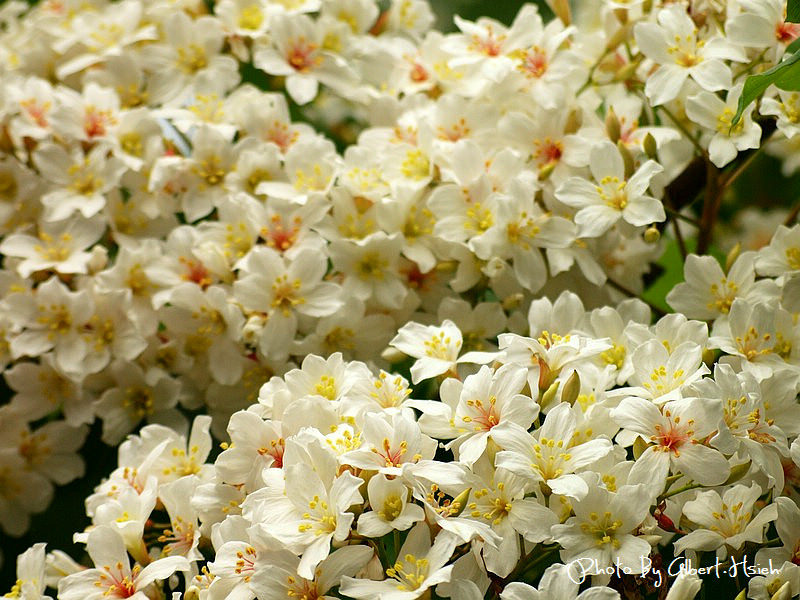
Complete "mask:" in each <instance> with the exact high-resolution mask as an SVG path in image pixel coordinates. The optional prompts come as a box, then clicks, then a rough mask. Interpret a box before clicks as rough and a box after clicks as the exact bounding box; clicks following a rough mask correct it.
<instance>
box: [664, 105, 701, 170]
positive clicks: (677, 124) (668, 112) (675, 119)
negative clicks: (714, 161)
mask: <svg viewBox="0 0 800 600" xmlns="http://www.w3.org/2000/svg"><path fill="white" fill-rule="evenodd" d="M658 109H659V110H660V111H662V112H663V113H664V114H665V115H667V116H668V117H669V120H670V121H672V123H673V124H674V125H675V127H676V128H677V129H678V130H679V131H680V132H681V133H682V134H683V135H684V136H685V137H686V139H687V140H689V141H690V142H691V143H692V145H693V146H694V147H695V149H696V150H697V151H698V152H699V153H700V156H703V157H706V158H707V157H708V152H706V150H705V148H703V147H702V146H701V145H700V142H699V141H697V138H696V137H695V136H693V135H692V134H691V132H690V131H689V130H688V129H686V125H684V124H683V123H682V122H681V121H680V119H678V117H676V116H675V115H674V114H672V111H671V110H669V109H668V108H667V107H666V106H663V105H662V106H659V107H658Z"/></svg>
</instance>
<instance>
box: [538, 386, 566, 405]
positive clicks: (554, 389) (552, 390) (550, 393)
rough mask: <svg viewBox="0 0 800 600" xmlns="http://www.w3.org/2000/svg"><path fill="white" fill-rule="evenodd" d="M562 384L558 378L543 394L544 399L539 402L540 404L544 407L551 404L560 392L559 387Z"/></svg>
mask: <svg viewBox="0 0 800 600" xmlns="http://www.w3.org/2000/svg"><path fill="white" fill-rule="evenodd" d="M560 385H561V382H560V381H558V380H556V381H554V382H553V384H552V385H551V386H550V387H549V388H547V391H546V392H545V393H544V394H542V399H541V401H540V402H539V405H540V406H541V407H542V408H544V407H545V406H547V405H549V404H550V403H551V402H553V400H555V398H556V394H557V393H558V387H559V386H560Z"/></svg>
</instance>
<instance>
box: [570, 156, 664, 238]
mask: <svg viewBox="0 0 800 600" xmlns="http://www.w3.org/2000/svg"><path fill="white" fill-rule="evenodd" d="M589 168H590V169H591V172H592V177H594V180H595V183H594V184H591V183H589V182H588V181H587V180H585V179H583V178H580V177H572V178H570V179H568V180H567V181H565V182H564V183H563V184H561V186H560V187H559V188H558V189H557V190H556V198H558V199H559V200H560V201H561V202H563V203H564V204H568V205H569V206H574V207H576V208H578V209H579V210H578V212H577V214H576V215H575V223H576V224H577V225H578V227H579V229H578V235H579V236H581V237H597V236H599V235H602V234H603V233H605V232H606V231H608V230H609V229H610V228H611V227H612V226H613V225H614V224H615V223H617V221H619V220H620V219H624V220H625V221H626V222H628V223H630V224H631V225H635V226H639V225H649V224H650V223H655V222H660V221H663V220H664V219H665V218H666V215H665V213H664V207H663V206H662V204H661V202H660V201H658V200H656V199H655V198H652V197H650V196H647V195H646V194H647V191H648V189H649V188H650V181H651V179H652V178H653V177H654V176H655V175H657V174H658V173H660V172H661V171H662V170H663V169H662V167H661V165H659V164H658V163H657V162H655V161H651V160H649V161H647V162H646V163H644V164H643V165H642V166H641V167H639V169H638V170H637V171H636V172H635V173H634V174H633V175H631V177H630V178H629V179H627V180H626V178H625V166H624V163H623V160H622V156H621V154H620V152H619V150H618V149H617V148H616V146H614V144H612V143H611V142H602V143H600V144H597V145H596V146H594V147H593V148H592V151H591V155H590V162H589Z"/></svg>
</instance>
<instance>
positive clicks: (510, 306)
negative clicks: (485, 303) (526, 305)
mask: <svg viewBox="0 0 800 600" xmlns="http://www.w3.org/2000/svg"><path fill="white" fill-rule="evenodd" d="M524 299H525V294H523V293H521V292H517V293H515V294H511V295H510V296H507V297H506V298H505V299H504V300H503V310H514V309H515V308H517V307H518V306H519V305H520V304H522V301H523V300H524Z"/></svg>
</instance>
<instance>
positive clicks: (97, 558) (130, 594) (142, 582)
mask: <svg viewBox="0 0 800 600" xmlns="http://www.w3.org/2000/svg"><path fill="white" fill-rule="evenodd" d="M86 549H87V551H88V552H89V556H90V557H91V558H92V562H94V565H95V566H94V568H92V569H87V570H85V571H81V572H79V573H74V574H72V575H68V576H67V577H65V578H64V579H62V580H61V581H59V583H58V597H59V598H64V599H65V600H81V599H86V600H101V599H103V598H120V599H122V598H136V600H145V598H147V594H146V593H145V590H146V589H147V588H148V587H149V586H150V584H151V583H154V582H155V581H158V580H165V579H167V578H168V577H169V576H170V575H172V574H173V573H174V572H175V571H188V570H189V562H188V561H187V560H186V559H185V558H184V557H182V556H169V557H166V558H160V559H158V560H155V561H153V562H151V563H149V564H148V565H147V566H146V567H144V568H142V567H141V566H139V565H138V564H137V565H134V566H133V568H131V566H130V561H129V560H128V554H127V552H126V551H125V545H124V543H123V541H122V538H121V537H120V535H119V534H118V533H117V532H116V531H114V530H113V529H112V528H110V527H97V528H95V529H93V530H92V531H91V533H89V537H88V540H87V544H86Z"/></svg>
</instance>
